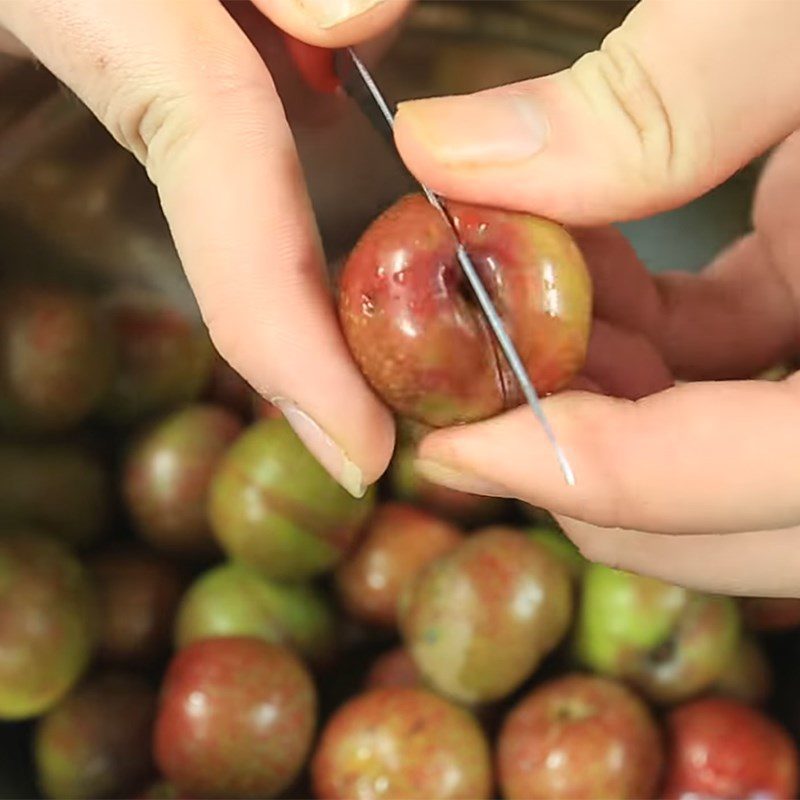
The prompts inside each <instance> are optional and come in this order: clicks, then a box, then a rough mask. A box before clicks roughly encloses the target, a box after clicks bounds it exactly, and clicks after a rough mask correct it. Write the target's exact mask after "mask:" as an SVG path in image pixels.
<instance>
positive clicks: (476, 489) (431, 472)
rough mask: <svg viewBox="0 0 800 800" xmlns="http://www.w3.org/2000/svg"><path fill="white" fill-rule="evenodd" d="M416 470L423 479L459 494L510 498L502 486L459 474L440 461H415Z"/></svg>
mask: <svg viewBox="0 0 800 800" xmlns="http://www.w3.org/2000/svg"><path fill="white" fill-rule="evenodd" d="M414 468H415V469H416V470H417V472H419V474H420V475H422V477H423V478H425V479H427V480H429V481H431V482H432V483H438V484H439V485H441V486H446V487H447V488H448V489H455V490H456V491H458V492H467V493H469V494H482V495H486V496H488V497H508V496H509V493H508V489H506V488H505V487H503V486H500V484H497V483H492V482H491V481H487V480H484V479H483V478H477V477H476V476H474V475H468V474H466V473H464V472H459V471H458V470H456V469H453V468H452V467H447V466H445V465H444V464H440V463H439V462H438V461H429V460H428V459H424V458H418V459H417V460H416V461H414Z"/></svg>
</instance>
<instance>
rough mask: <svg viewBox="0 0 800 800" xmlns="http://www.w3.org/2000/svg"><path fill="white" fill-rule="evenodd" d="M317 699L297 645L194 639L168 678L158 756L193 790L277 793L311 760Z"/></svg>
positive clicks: (185, 790)
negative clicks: (294, 648) (295, 649)
mask: <svg viewBox="0 0 800 800" xmlns="http://www.w3.org/2000/svg"><path fill="white" fill-rule="evenodd" d="M316 707H317V701H316V692H315V690H314V685H313V683H312V681H311V677H310V676H309V674H308V672H307V670H306V668H305V667H304V666H303V664H302V662H301V661H300V660H299V659H298V658H297V657H296V656H295V655H294V654H293V653H292V652H291V651H290V650H287V649H286V648H284V647H281V646H279V645H273V644H269V643H268V642H265V641H263V640H261V639H256V638H250V637H226V638H215V639H206V640H204V641H198V642H193V643H192V644H190V645H188V646H187V647H185V648H184V649H183V650H180V651H179V652H178V654H177V655H176V656H175V657H174V659H173V660H172V662H171V664H170V666H169V668H168V670H167V674H166V676H165V678H164V683H163V685H162V690H161V700H160V704H159V710H158V716H157V719H156V729H155V737H154V748H155V750H154V752H155V757H156V763H157V765H158V767H159V769H160V771H161V774H162V775H163V776H164V777H165V778H166V779H167V780H168V781H169V782H170V783H172V784H174V785H175V787H176V788H177V790H178V792H180V793H181V794H182V795H188V796H189V797H195V798H201V797H213V798H220V797H230V798H237V797H254V798H269V797H276V796H277V795H279V794H280V793H281V792H282V791H283V790H284V789H286V788H287V787H288V786H289V785H290V784H291V783H292V781H293V780H294V779H295V778H296V776H297V774H298V773H299V771H300V769H301V767H302V765H303V763H304V762H305V759H306V756H307V755H308V753H309V750H310V748H311V743H312V737H313V734H314V726H315V722H316V713H317V712H316Z"/></svg>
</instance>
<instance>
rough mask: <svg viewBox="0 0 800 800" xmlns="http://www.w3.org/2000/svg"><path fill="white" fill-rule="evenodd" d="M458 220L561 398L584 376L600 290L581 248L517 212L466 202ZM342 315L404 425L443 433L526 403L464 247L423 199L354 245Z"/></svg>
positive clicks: (515, 330)
mask: <svg viewBox="0 0 800 800" xmlns="http://www.w3.org/2000/svg"><path fill="white" fill-rule="evenodd" d="M448 211H449V212H450V214H451V216H452V219H453V221H454V223H455V226H456V228H457V230H458V232H459V236H460V238H461V240H462V241H463V243H464V245H465V246H466V248H467V249H468V251H469V253H470V255H471V257H472V259H473V261H474V263H475V265H476V268H477V269H478V271H479V272H480V274H481V277H482V279H483V282H484V284H485V285H486V287H487V289H488V290H489V292H490V294H491V295H492V297H493V300H494V302H495V305H496V306H497V308H498V311H499V312H500V314H501V316H502V317H503V320H504V322H505V325H506V328H507V330H508V332H509V334H510V335H511V337H512V339H513V340H514V344H515V345H516V347H517V350H518V351H519V354H520V357H521V358H522V360H523V363H524V364H525V366H526V368H527V370H528V373H529V375H530V377H531V379H532V381H533V383H534V385H535V386H536V388H537V390H538V391H539V392H540V393H541V394H543V395H547V394H551V393H552V392H555V391H557V390H558V389H560V388H563V387H564V386H565V385H566V384H567V383H568V382H569V381H570V380H571V378H572V377H574V375H575V374H576V373H577V372H578V370H579V369H580V368H581V367H582V366H583V363H584V361H585V358H586V350H587V346H588V339H589V330H590V324H591V307H592V287H591V279H590V277H589V273H588V270H587V268H586V265H585V263H584V261H583V258H582V256H581V253H580V251H579V250H578V248H577V246H576V245H575V243H574V242H573V240H572V238H571V237H570V235H569V234H568V233H567V232H566V230H565V229H564V228H563V227H561V226H560V225H558V224H556V223H554V222H551V221H549V220H545V219H542V218H539V217H533V216H531V215H528V214H522V213H519V212H511V211H501V210H497V209H489V208H482V207H479V206H471V205H466V204H463V203H450V204H448ZM339 316H340V320H341V324H342V329H343V332H344V335H345V338H346V340H347V342H348V345H349V347H350V350H351V352H352V354H353V356H354V358H355V360H356V362H357V363H358V365H359V367H360V368H361V371H362V372H363V373H364V375H365V377H366V378H367V380H368V381H369V383H370V384H371V385H372V387H373V388H374V389H375V391H376V392H377V393H378V394H379V395H380V396H381V397H382V398H383V400H384V401H385V402H386V403H387V405H389V406H390V407H391V408H393V409H394V410H395V411H396V412H398V413H399V414H402V415H404V416H406V417H409V418H411V419H414V420H418V421H420V422H424V423H426V424H429V425H431V426H434V427H443V426H447V425H453V424H458V423H464V422H472V421H477V420H480V419H484V418H487V417H491V416H494V415H496V414H498V413H500V412H502V411H504V410H506V409H509V408H513V407H515V406H517V405H520V404H521V403H522V401H523V397H522V395H521V393H520V391H519V387H518V385H517V383H516V380H515V379H514V377H513V375H512V374H511V373H510V370H509V367H508V365H507V363H506V361H505V358H504V357H503V356H502V354H501V353H500V351H499V349H498V346H497V344H496V342H495V340H494V337H493V334H492V333H491V331H490V329H489V326H488V323H487V322H486V319H485V317H484V315H483V313H482V312H481V310H480V309H479V308H478V306H477V304H476V301H475V300H474V299H472V295H471V291H470V290H469V288H468V287H467V286H466V285H465V279H464V278H463V277H462V275H461V272H460V267H459V266H458V263H457V260H456V255H455V242H454V239H453V237H452V235H451V233H450V231H449V229H448V227H447V225H446V223H445V222H444V220H443V219H442V218H441V217H440V215H439V214H438V212H437V211H436V210H435V209H434V208H433V207H432V206H431V205H430V204H429V203H428V202H427V201H426V200H425V198H424V197H423V196H422V195H419V194H414V195H407V196H406V197H403V198H401V199H400V200H399V201H398V202H397V203H395V205H393V206H392V207H391V208H389V209H388V210H387V211H385V212H384V213H383V214H382V215H381V216H380V217H378V218H377V219H376V220H375V221H374V222H373V223H372V225H371V226H370V227H369V228H368V229H367V230H366V232H365V233H364V234H363V236H362V237H361V239H360V240H359V242H358V243H357V244H356V247H355V248H354V249H353V251H352V253H351V254H350V257H349V258H348V260H347V262H346V264H345V267H344V270H343V272H342V275H341V281H340V294H339Z"/></svg>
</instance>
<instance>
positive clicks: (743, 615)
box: [0, 201, 800, 800]
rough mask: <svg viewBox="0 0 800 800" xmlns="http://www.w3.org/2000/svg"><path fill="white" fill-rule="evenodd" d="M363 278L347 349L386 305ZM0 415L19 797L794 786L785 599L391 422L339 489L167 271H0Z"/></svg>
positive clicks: (7, 718) (705, 791) (0, 566)
mask: <svg viewBox="0 0 800 800" xmlns="http://www.w3.org/2000/svg"><path fill="white" fill-rule="evenodd" d="M407 202H411V201H407ZM418 212H419V214H420V215H421V217H424V218H425V219H426V220H428V218H427V217H426V214H427V211H426V210H424V209H423V208H422V207H421V206H420V208H419V209H418ZM460 219H461V222H462V224H463V226H464V227H465V229H468V230H471V231H472V233H471V234H470V235H472V236H474V237H478V239H479V237H480V235H482V232H483V230H484V229H485V226H483V227H481V221H480V220H479V219H478V220H477V221H475V220H472V221H470V218H469V213H468V211H464V210H462V213H461V217H460ZM389 221H390V222H391V219H390V220H389ZM428 222H430V220H428ZM428 222H426V224H428ZM382 224H387V223H386V221H385V220H384V222H383V223H382ZM431 224H432V223H431ZM470 226H471V227H470ZM545 233H546V237H545V240H542V241H544V244H546V245H547V246H548V247H551V250H552V248H558V247H563V246H564V242H563V240H562V239H559V236H560V235H561V234H559V233H558V232H557V231H546V232H545ZM548 237H549V238H548ZM423 240H424V237H423ZM430 241H433V239H430ZM479 244H480V243H479V242H478V243H477V244H476V247H478V245H479ZM356 255H357V256H358V258H360V259H363V258H365V257H367V256H368V255H369V254H368V253H367V255H366V256H365V249H364V247H362V248H361V249H360V250H357V251H356ZM373 261H375V259H373ZM393 263H395V264H396V263H397V259H395V260H394V261H393ZM486 263H489V261H487V262H486ZM348 268H351V267H348ZM406 268H407V269H408V270H409V280H413V279H414V275H415V273H414V265H413V263H409V264H406ZM376 274H377V273H376ZM362 277H363V276H362ZM390 277H391V276H390ZM434 277H436V280H438V281H439V282H440V284H441V286H442V287H444V288H445V289H446V288H447V287H448V286H449V285H450V284H449V283H448V281H449V280H450V279H449V278H448V276H447V275H446V274H444V273H441V272H440V273H437V276H434ZM417 278H419V275H417ZM572 279H575V280H577V281H578V284H579V283H580V280H582V279H581V278H580V276H578V278H577V279H576V278H575V276H574V275H573V276H572V278H570V280H572ZM515 280H516V279H515ZM364 281H366V279H364ZM364 281H362V284H361V285H357V286H356V285H355V284H354V286H351V287H350V291H349V293H348V291H343V292H342V294H341V298H342V299H341V301H340V302H341V303H342V307H343V308H344V311H343V314H342V318H343V325H344V328H345V333H346V335H347V336H348V341H349V342H350V343H351V346H353V343H354V342H356V340H358V339H359V337H360V336H366V337H367V338H372V339H373V340H375V338H374V337H375V336H376V335H377V334H375V330H377V329H371V330H373V333H372V334H370V335H369V336H367V334H362V333H359V330H360V328H359V325H360V324H362V323H363V325H362V327H365V328H369V327H370V326H372V325H381V324H383V323H382V322H381V320H380V315H379V314H376V309H375V304H376V303H377V304H378V306H380V301H381V294H380V292H381V291H382V290H381V287H380V286H379V285H378V284H377V283H373V284H372V289H371V290H370V291H372V290H374V295H373V296H371V297H370V298H369V299H370V303H369V304H367V307H366V308H363V309H362V312H363V313H364V314H365V315H366V317H367V318H368V319H367V320H366V321H364V320H362V323H359V322H358V320H357V318H356V317H357V313H356V312H354V310H353V309H354V308H355V307H356V305H358V307H359V308H361V306H362V305H363V303H362V299H363V295H364V292H365V291H366V290H365V288H364V287H365V286H366V283H368V281H366V283H364ZM402 283H403V281H397V280H395V281H394V282H393V283H392V285H393V286H394V287H395V288H394V289H392V291H394V292H395V294H394V295H392V296H393V297H394V298H395V300H396V299H397V297H400V296H401V294H402V291H403V287H402ZM511 284H512V289H513V288H514V281H512V282H511ZM576 285H577V284H576ZM503 286H504V285H503V283H502V281H500V280H499V278H498V283H497V286H496V291H498V292H502V291H504V288H503ZM519 286H521V284H517V288H519ZM354 287H355V288H354ZM398 287H399V288H398ZM523 288H524V287H523ZM579 288H580V287H579ZM387 291H388V290H387ZM519 291H523V290H522V289H519ZM397 292H400V293H401V294H397ZM523 294H524V292H523ZM387 296H388V295H387ZM515 296H517V295H515ZM348 302H350V303H351V304H352V307H350V309H349V310H348V308H347V306H346V304H347V303H348ZM579 305H580V304H578V305H575V304H573V306H572V309H573V312H574V315H575V320H577V322H575V323H574V324H573V327H572V329H571V331H572V332H574V329H575V325H577V326H578V327H581V326H582V327H583V328H587V329H588V305H584V306H582V307H578V306H579ZM465 309H466V307H465ZM379 310H380V309H379ZM473 311H474V309H466V310H464V314H467V313H469V314H472V313H473ZM426 313H427V312H426ZM520 313H522V312H520ZM436 318H437V319H440V320H441V319H443V315H442V314H438V316H437V317H436ZM464 318H465V317H464V315H462V316H461V317H460V318H459V319H458V320H456V322H457V323H458V325H459V326H460V328H459V329H460V330H462V332H463V331H464V330H466V329H467V328H466V327H464V325H463V320H464ZM420 319H421V317H418V319H417V321H418V322H419V320H420ZM454 319H455V318H454ZM456 322H453V324H454V325H455V324H456ZM547 324H548V325H550V324H552V320H551V321H550V322H549V323H547ZM467 327H469V326H467ZM545 327H546V326H545ZM475 330H476V329H475V328H474V325H473V327H472V328H469V330H468V331H467V333H469V334H470V335H471V336H472V335H473V334H474V336H478V338H479V339H480V337H484V335H485V334H486V331H478V333H477V334H475ZM552 330H553V331H556V333H553V334H552V335H550V334H548V335H544V334H541V333H539V334H537V335H536V336H535V337H534V338H535V339H536V341H537V347H539V349H538V350H537V353H538V354H539V355H538V356H537V357H538V358H539V363H544V361H543V360H542V356H541V354H542V352H543V351H542V347H541V346H543V345H542V343H543V342H544V344H547V342H550V343H552V342H553V337H554V336H561V337H562V340H561V341H559V342H558V347H559V348H560V352H562V353H563V352H565V345H564V342H565V341H569V342H571V344H570V345H569V347H567V348H566V349H567V351H568V352H569V353H572V354H573V355H574V354H576V353H577V354H578V355H576V356H575V358H574V360H575V363H576V364H577V363H578V362H579V361H580V357H582V355H581V354H582V353H583V351H585V334H581V336H579V337H578V338H577V339H569V336H568V335H567V334H569V335H571V333H570V331H566V333H565V332H564V331H563V330H561V329H559V328H557V327H556V328H553V329H552ZM559 330H561V332H560V333H559V332H558V331H559ZM389 335H390V334H388V333H386V336H389ZM465 335H466V334H465ZM474 336H473V339H474ZM378 340H379V341H383V340H382V339H381V337H380V336H378ZM464 341H466V340H464ZM471 341H472V340H471ZM475 341H476V342H477V343H476V344H475V353H474V356H475V363H478V362H479V361H480V353H481V352H483V350H482V349H481V348H484V347H485V346H487V345H486V341H488V340H486V341H484V340H483V339H480V341H478V340H477V339H475ZM455 347H456V349H459V345H458V342H457V343H456V345H455ZM464 347H465V345H463V343H462V346H460V352H463V351H464ZM356 349H357V348H356ZM467 349H468V348H467ZM366 366H367V363H366V361H364V362H362V367H364V368H365V373H367V376H368V377H369V378H370V380H371V381H372V383H373V384H374V385H375V386H376V387H378V388H380V386H381V385H382V381H384V380H385V379H390V378H391V372H390V371H386V369H385V366H386V362H385V359H384V360H382V361H381V362H380V365H379V367H376V368H375V370H373V372H372V373H371V374H370V373H369V370H368V369H366ZM381 370H384V372H383V373H381ZM567 371H568V372H569V371H574V369H573V368H572V367H570V369H569V370H567ZM406 374H411V373H410V372H409V373H406ZM431 374H433V373H431ZM472 375H473V378H475V380H476V381H477V380H478V379H479V378H481V376H480V374H478V373H476V372H474V370H473V372H472ZM387 376H388V378H387ZM500 377H501V378H502V376H500ZM564 377H565V376H564V375H559V376H554V374H553V373H552V371H551V372H550V373H549V377H548V376H545V379H546V380H549V381H551V383H553V384H554V385H555V384H561V383H563V380H564ZM566 377H568V376H566ZM496 378H497V374H496V373H494V372H491V371H490V374H488V375H487V377H486V384H487V385H490V384H492V381H494V380H495V379H496ZM458 380H459V381H462V380H465V378H464V377H463V376H459V377H458ZM388 384H389V385H390V386H391V388H392V390H394V391H396V393H397V397H396V398H394V399H395V400H396V402H395V403H393V405H395V407H396V406H397V405H398V404H400V405H402V404H405V406H404V407H405V409H406V410H407V411H408V412H409V414H410V415H411V416H414V415H416V416H417V418H419V417H420V416H425V414H427V415H428V416H430V415H431V414H432V415H433V416H434V417H437V418H436V419H434V420H428V421H429V422H431V423H432V424H437V423H442V422H443V420H442V419H441V418H440V417H441V414H442V413H444V411H443V409H444V410H445V411H447V409H448V407H447V404H446V403H436V404H433V405H432V406H431V405H428V406H426V407H425V408H422V406H420V405H419V397H418V396H416V395H414V393H413V391H412V389H413V386H399V385H398V384H397V383H396V382H395V383H392V382H391V380H388ZM492 385H494V386H495V389H496V388H497V386H498V385H500V388H501V389H502V388H503V386H505V385H506V384H504V383H503V382H502V381H501V383H500V384H497V383H495V384H492ZM440 388H441V390H442V396H443V397H444V396H445V395H446V393H447V391H449V388H448V387H447V386H444V385H442V386H440ZM387 391H388V390H387ZM388 393H389V394H391V392H388ZM476 398H477V399H476V402H478V401H480V402H481V403H483V404H484V406H485V407H484V408H482V410H480V411H479V412H478V413H479V414H483V415H485V414H491V413H497V412H498V411H500V410H502V408H504V407H507V406H508V405H509V404H510V402H512V401H511V400H510V399H509V397H508V395H507V394H506V395H503V393H502V391H501V392H500V394H499V395H492V394H491V392H489V393H488V394H485V395H481V396H480V397H478V396H477V395H476ZM473 399H475V398H473ZM387 400H388V401H390V402H391V401H392V397H391V396H390V397H388V398H387ZM517 402H518V400H517ZM421 408H422V410H423V411H424V412H425V414H420V413H416V412H419V411H420V409H421ZM462 410H463V409H462ZM450 411H452V409H451V410H450ZM448 413H450V412H448ZM459 413H460V412H459ZM470 413H472V412H470ZM447 421H452V420H449V418H448V420H447ZM0 429H2V431H3V438H2V441H0V474H2V480H0V719H2V721H3V722H2V726H0V727H2V728H3V729H4V730H3V731H2V736H3V739H2V742H3V743H4V744H3V746H4V749H5V751H6V753H7V754H13V753H15V752H24V753H26V754H30V755H29V757H30V760H31V763H32V770H33V774H34V776H35V781H36V785H37V786H38V789H39V791H40V792H41V794H42V795H43V796H45V797H50V798H113V797H141V798H187V800H188V799H189V798H271V797H283V798H305V797H316V798H320V799H321V800H338V799H340V798H341V800H351V799H352V800H362V799H363V800H369V799H371V798H376V800H377V799H378V798H380V799H381V800H391V799H392V798H396V799H397V800H414V798H420V799H421V800H448V798H464V799H465V800H481V798H487V799H488V798H496V797H502V798H507V799H508V800H517V799H520V800H521V799H522V798H531V799H533V798H545V799H547V800H556V799H557V798H569V800H581V798H637V799H639V800H642V799H644V798H687V797H703V798H719V799H720V800H727V799H728V798H747V797H753V798H755V797H762V798H767V797H768V798H772V799H773V800H779V799H780V798H787V799H789V798H794V797H796V796H797V792H798V788H800V787H798V753H797V749H796V743H795V740H794V738H793V735H792V733H791V720H790V719H789V717H790V716H791V714H789V715H788V716H787V715H786V714H784V717H783V718H782V719H780V720H779V719H777V718H776V717H775V715H774V714H773V713H772V712H773V710H774V709H775V708H778V707H780V708H784V709H786V708H789V707H790V701H788V700H786V699H785V697H786V695H785V694H783V692H784V684H785V683H787V682H789V683H791V682H792V680H793V679H794V682H795V683H796V672H795V670H794V667H793V666H792V663H794V664H795V665H796V663H797V662H791V657H792V656H793V654H794V651H795V649H796V644H795V642H796V637H795V632H794V631H795V630H796V629H798V628H800V601H793V600H770V599H763V598H757V599H756V598H751V599H746V600H745V599H737V598H727V597H720V596H711V595H705V594H702V593H698V592H696V591H691V590H688V589H685V588H682V587H679V586H674V585H669V584H666V583H663V582H660V581H658V580H655V579H652V578H647V577H642V576H638V575H634V574H630V573H627V572H622V571H619V570H614V569H611V568H608V567H604V566H600V565H596V564H591V563H589V562H587V561H585V560H584V559H583V558H582V557H581V555H580V554H579V552H578V551H577V550H576V549H575V548H574V547H573V546H572V544H571V543H570V542H569V541H568V540H567V539H566V537H564V535H563V534H562V533H561V532H560V531H559V530H558V528H557V526H556V525H555V523H554V522H553V520H552V519H551V518H550V517H549V516H548V515H547V514H546V513H545V512H543V511H540V510H538V509H534V508H530V507H527V506H524V505H521V504H517V503H514V502H512V501H508V500H502V499H496V498H485V497H479V496H476V495H468V494H463V493H459V492H455V491H453V490H449V489H445V488H442V487H438V486H435V485H433V484H430V483H427V482H426V481H425V480H423V479H422V478H421V476H419V475H417V474H416V473H415V471H414V439H415V435H416V428H415V427H414V426H413V425H407V424H403V425H401V427H400V438H399V440H398V446H397V449H396V452H395V455H394V459H393V462H392V464H391V466H390V468H389V470H388V472H387V474H386V475H385V476H384V478H383V479H382V481H381V483H380V484H379V485H378V486H376V487H372V488H371V489H370V490H369V491H368V492H367V494H366V495H365V496H364V497H363V498H361V499H355V498H353V497H351V496H350V495H349V494H348V493H347V492H345V490H344V489H342V488H341V487H340V486H339V485H338V484H337V483H336V482H335V481H334V480H332V479H331V478H330V477H329V476H328V474H327V473H326V472H325V471H324V470H323V469H322V468H321V467H320V466H319V465H318V464H317V463H316V462H315V461H314V460H313V458H312V457H311V456H310V455H309V454H308V452H307V451H306V450H305V449H304V447H303V445H302V444H301V442H300V441H299V439H298V438H297V437H296V436H295V434H294V433H293V431H292V430H291V428H290V427H289V426H288V424H287V423H286V422H285V421H284V420H283V419H282V417H281V416H280V414H279V413H278V412H277V410H276V409H275V408H274V407H273V406H271V405H270V404H269V403H267V402H264V401H263V400H261V399H259V398H257V397H256V396H255V394H254V393H253V392H252V391H251V390H250V389H249V387H248V386H247V385H246V384H245V383H244V382H243V381H242V380H241V379H240V378H239V377H238V376H237V375H236V374H235V373H233V372H232V371H231V370H230V368H228V367H227V366H226V365H225V364H224V362H223V361H222V360H221V359H220V358H219V357H218V356H217V354H216V353H215V352H214V350H213V347H212V345H211V343H210V342H209V340H208V338H207V335H206V334H205V332H204V331H202V330H201V329H199V328H198V327H197V326H196V325H195V324H194V322H193V321H192V320H190V319H189V318H188V317H187V316H186V315H185V314H184V313H183V312H182V311H181V310H179V309H178V308H176V307H173V306H172V305H171V304H170V303H169V302H168V301H167V300H166V299H165V298H163V297H160V296H153V295H150V294H133V293H130V292H129V293H123V294H120V295H116V296H114V297H112V298H109V297H105V296H103V297H100V296H96V295H94V294H93V293H92V292H91V291H89V290H88V289H78V288H75V287H67V286H64V285H59V284H47V285H42V284H30V283H29V284H25V285H22V284H19V283H16V284H14V285H7V286H4V288H3V290H2V295H1V296H0ZM711 566H713V565H711ZM790 688H791V687H790ZM12 740H13V741H14V742H16V744H14V745H13V746H12V745H11V744H8V742H11V741H12ZM15 748H17V749H15ZM25 757H27V756H25Z"/></svg>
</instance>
